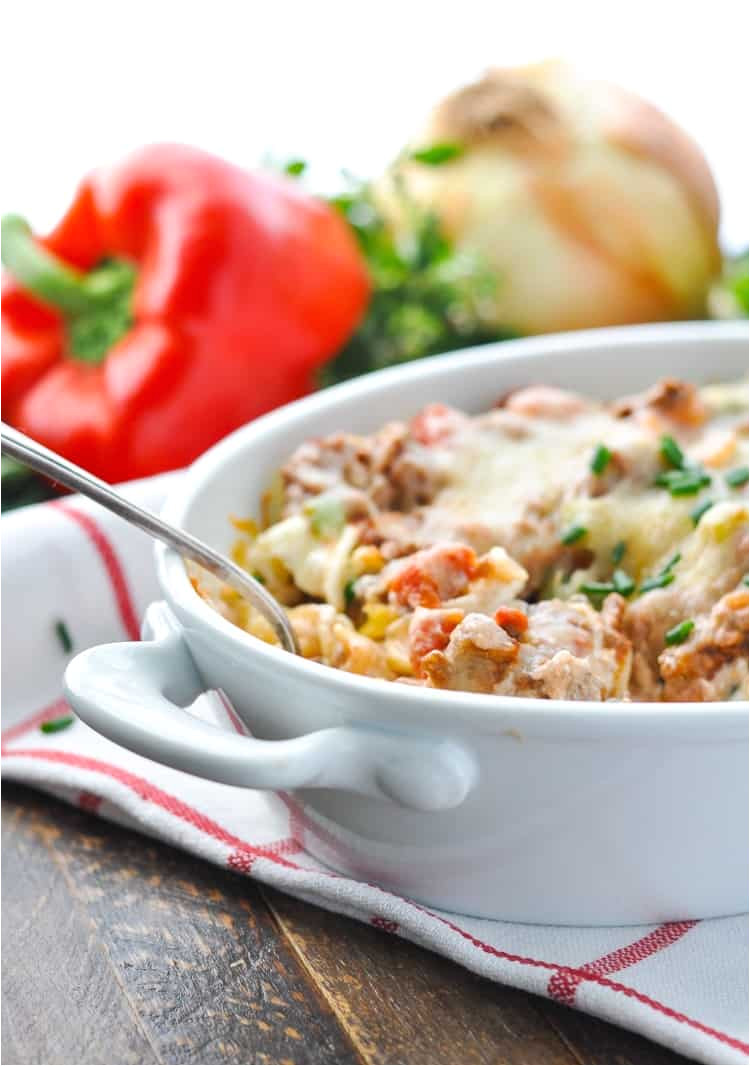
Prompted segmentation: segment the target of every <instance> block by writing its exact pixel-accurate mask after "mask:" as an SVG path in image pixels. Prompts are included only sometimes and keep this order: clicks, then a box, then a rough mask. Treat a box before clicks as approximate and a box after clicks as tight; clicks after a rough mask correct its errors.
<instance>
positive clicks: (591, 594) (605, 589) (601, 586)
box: [578, 581, 616, 601]
mask: <svg viewBox="0 0 750 1066" xmlns="http://www.w3.org/2000/svg"><path fill="white" fill-rule="evenodd" d="M578 591H579V592H582V593H583V594H584V595H585V596H588V598H589V599H590V600H594V601H599V600H602V599H603V598H604V597H605V596H609V594H610V592H615V591H616V589H615V586H614V585H613V584H612V582H611V581H587V582H586V583H585V584H583V585H581V586H580V588H579V590H578Z"/></svg>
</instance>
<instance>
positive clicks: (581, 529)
mask: <svg viewBox="0 0 750 1066" xmlns="http://www.w3.org/2000/svg"><path fill="white" fill-rule="evenodd" d="M587 533H588V530H587V529H586V527H585V526H571V527H570V529H567V530H566V531H565V532H564V533H563V535H562V536H561V537H560V541H561V543H563V544H576V543H577V542H578V541H579V540H580V539H581V538H582V537H585V536H586V534H587Z"/></svg>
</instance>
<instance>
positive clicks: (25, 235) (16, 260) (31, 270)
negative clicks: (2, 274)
mask: <svg viewBox="0 0 750 1066" xmlns="http://www.w3.org/2000/svg"><path fill="white" fill-rule="evenodd" d="M0 236H1V237H2V261H3V266H4V267H5V268H6V269H7V270H8V271H9V273H11V274H12V275H13V277H14V278H15V279H16V281H18V282H19V283H20V284H21V285H22V286H23V287H24V289H28V291H29V292H31V293H33V295H34V296H36V297H38V299H40V300H41V301H42V303H46V304H52V306H53V307H56V308H58V310H60V311H63V312H67V313H69V314H80V313H81V312H82V311H85V310H87V309H88V308H89V307H90V306H91V300H90V298H89V297H88V295H87V293H86V291H85V288H84V285H83V281H84V275H83V274H82V273H81V272H80V271H78V270H75V269H74V268H73V267H69V266H67V265H66V264H65V263H63V262H62V261H61V260H59V259H58V258H57V256H54V255H53V254H52V253H51V252H48V251H47V250H46V249H45V248H42V247H41V245H39V244H37V242H36V241H35V240H34V237H33V236H32V233H31V227H30V226H29V224H28V222H27V221H26V219H24V218H21V216H20V215H5V216H4V217H3V219H2V222H1V223H0Z"/></svg>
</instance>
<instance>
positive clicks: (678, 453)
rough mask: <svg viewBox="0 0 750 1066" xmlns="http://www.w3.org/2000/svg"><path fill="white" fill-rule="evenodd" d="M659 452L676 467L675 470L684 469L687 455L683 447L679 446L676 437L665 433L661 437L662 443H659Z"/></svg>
mask: <svg viewBox="0 0 750 1066" xmlns="http://www.w3.org/2000/svg"><path fill="white" fill-rule="evenodd" d="M659 452H660V454H661V457H662V459H663V460H664V461H665V462H666V463H669V465H670V466H672V467H674V468H675V470H682V469H683V467H684V466H685V456H684V454H683V451H682V448H681V447H680V446H679V444H678V443H677V441H676V440H675V439H674V437H670V436H668V435H667V434H665V435H664V436H663V437H662V438H661V444H660V445H659Z"/></svg>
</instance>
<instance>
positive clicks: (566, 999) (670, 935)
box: [547, 921, 698, 1007]
mask: <svg viewBox="0 0 750 1066" xmlns="http://www.w3.org/2000/svg"><path fill="white" fill-rule="evenodd" d="M697 924H698V922H697V921H690V922H665V923H664V924H663V925H660V926H659V927H658V928H657V929H654V930H652V931H651V932H650V933H648V934H647V935H646V936H644V937H641V938H640V940H634V941H633V942H632V944H626V945H625V946H624V947H621V948H618V949H617V950H616V951H611V952H610V953H609V954H608V955H602V956H601V958H599V959H594V961H593V962H587V963H586V965H585V966H582V967H581V969H580V972H579V973H577V974H575V975H574V974H573V973H572V972H570V971H567V970H560V971H558V973H555V974H553V975H552V977H550V980H549V984H548V986H547V992H548V993H549V995H550V996H551V997H552V998H553V999H557V1000H559V1001H560V1002H561V1003H565V1004H567V1005H568V1006H569V1007H572V1006H573V1004H574V1003H575V998H576V992H577V990H578V986H579V985H580V984H581V982H582V981H583V980H584V977H583V974H590V975H595V974H596V975H599V976H601V975H603V974H608V973H617V972H618V971H619V970H624V969H626V967H628V966H633V965H634V964H635V963H636V962H641V961H642V960H643V959H648V958H649V957H650V956H651V955H655V954H656V953H657V952H659V951H663V950H664V948H668V947H669V945H670V944H674V942H675V941H676V940H679V939H680V938H681V937H683V936H684V935H685V933H687V932H689V931H690V930H691V929H692V928H693V926H696V925H697Z"/></svg>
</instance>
